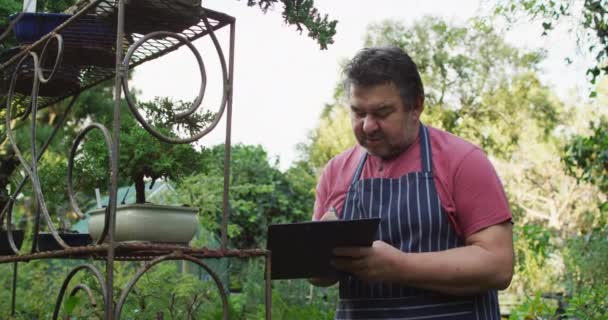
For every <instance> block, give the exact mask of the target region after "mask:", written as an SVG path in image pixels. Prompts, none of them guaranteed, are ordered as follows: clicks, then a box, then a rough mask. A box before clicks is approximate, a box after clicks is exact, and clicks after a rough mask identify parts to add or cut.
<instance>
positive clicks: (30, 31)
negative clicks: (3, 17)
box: [9, 12, 72, 44]
mask: <svg viewBox="0 0 608 320" xmlns="http://www.w3.org/2000/svg"><path fill="white" fill-rule="evenodd" d="M20 14H21V13H16V14H13V15H11V16H10V17H9V19H10V20H11V21H12V20H14V19H16V18H17V17H19V15H20ZM71 16H72V15H71V14H64V13H35V12H24V13H23V15H22V16H21V18H20V19H19V21H17V23H16V24H15V27H14V29H13V31H14V33H15V38H17V41H18V42H19V43H20V44H31V43H34V42H36V41H38V40H39V39H40V38H42V37H44V36H45V35H46V34H47V33H49V32H51V31H53V29H55V28H57V27H58V26H59V25H60V24H62V23H64V22H65V21H66V20H68V19H69V18H70V17H71Z"/></svg>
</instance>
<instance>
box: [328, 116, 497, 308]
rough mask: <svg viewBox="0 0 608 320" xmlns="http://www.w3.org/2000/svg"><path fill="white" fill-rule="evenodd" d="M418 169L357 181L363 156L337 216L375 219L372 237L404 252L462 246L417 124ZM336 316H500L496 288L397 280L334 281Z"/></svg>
mask: <svg viewBox="0 0 608 320" xmlns="http://www.w3.org/2000/svg"><path fill="white" fill-rule="evenodd" d="M420 152H421V159H422V171H421V172H411V173H408V174H406V175H404V176H402V177H400V178H395V179H387V178H371V179H360V177H361V172H362V171H363V165H364V164H365V161H366V159H367V153H366V154H365V155H363V157H362V158H361V161H360V162H359V165H358V167H357V170H356V171H355V174H354V175H353V179H352V182H351V185H350V188H349V190H348V194H347V196H346V200H345V202H344V206H343V208H344V209H343V211H342V215H341V217H342V219H347V220H350V219H360V218H371V217H380V218H381V219H382V220H381V222H380V227H379V230H378V233H377V239H378V240H382V241H384V242H386V243H388V244H390V245H392V246H394V247H395V248H399V249H401V251H404V252H430V251H440V250H447V249H450V248H455V247H461V246H464V241H463V239H461V238H460V237H458V236H457V235H456V232H455V231H454V229H453V227H452V226H451V224H450V223H449V221H448V218H447V215H446V213H445V212H443V209H442V207H441V203H440V200H439V195H438V194H437V191H436V189H435V183H434V182H433V172H432V165H431V163H432V158H431V145H430V141H429V136H428V130H427V128H426V127H425V126H424V125H422V124H421V125H420ZM336 319H412V320H413V319H442V320H447V319H475V320H477V319H480V320H485V319H496V320H499V319H500V312H499V309H498V297H497V292H496V290H491V291H488V292H486V293H483V294H479V295H476V296H469V297H455V296H449V295H444V294H440V293H436V292H432V291H429V290H424V289H418V288H413V287H409V286H405V285H401V284H398V283H387V282H383V283H379V282H378V283H369V282H362V281H360V280H358V279H356V278H355V277H352V276H345V277H344V278H343V279H342V280H341V281H340V300H339V302H338V307H337V310H336Z"/></svg>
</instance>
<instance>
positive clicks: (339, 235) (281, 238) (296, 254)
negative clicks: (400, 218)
mask: <svg viewBox="0 0 608 320" xmlns="http://www.w3.org/2000/svg"><path fill="white" fill-rule="evenodd" d="M379 223H380V218H373V219H360V220H333V221H310V222H301V223H288V224H275V225H271V226H270V227H268V242H267V245H266V247H267V249H268V250H270V252H271V265H270V268H271V269H270V273H271V275H270V277H271V278H272V279H298V278H313V277H335V276H337V275H338V272H337V271H336V270H335V269H334V268H333V267H331V265H330V260H331V258H332V250H333V249H334V248H336V247H369V246H371V245H372V242H373V241H374V239H375V236H376V232H377V231H378V224H379Z"/></svg>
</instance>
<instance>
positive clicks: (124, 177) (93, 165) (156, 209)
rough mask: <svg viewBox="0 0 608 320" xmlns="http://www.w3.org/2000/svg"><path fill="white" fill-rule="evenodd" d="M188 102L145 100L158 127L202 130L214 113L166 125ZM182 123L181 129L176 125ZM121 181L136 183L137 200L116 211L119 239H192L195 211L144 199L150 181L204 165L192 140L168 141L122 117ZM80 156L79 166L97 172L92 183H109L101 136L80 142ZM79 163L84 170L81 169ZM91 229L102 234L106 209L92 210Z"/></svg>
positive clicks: (173, 177)
mask: <svg viewBox="0 0 608 320" xmlns="http://www.w3.org/2000/svg"><path fill="white" fill-rule="evenodd" d="M188 107H189V105H188V104H185V103H181V102H180V103H176V104H174V103H172V102H171V101H169V100H168V99H163V100H161V99H156V100H155V102H152V103H147V104H144V108H145V109H146V110H147V114H148V115H150V118H151V121H152V123H154V124H155V126H156V128H157V129H158V130H161V131H163V133H166V134H170V132H171V131H172V130H174V129H176V130H198V129H200V128H201V127H202V126H204V124H205V123H206V122H207V121H209V120H210V119H211V115H210V114H206V115H201V116H196V115H194V117H189V119H188V123H182V124H181V125H180V124H178V125H177V126H173V127H171V126H169V125H167V121H168V120H170V119H174V116H175V114H178V113H180V112H181V111H183V110H186V109H187V108H188ZM178 128H181V129H178ZM119 139H120V168H119V170H118V175H119V179H120V184H121V185H131V184H133V185H134V186H135V193H136V197H135V198H136V201H135V203H132V204H120V205H119V206H118V208H117V213H116V230H115V237H114V238H115V240H116V241H152V242H163V243H181V244H185V243H188V242H189V241H190V240H191V239H192V238H193V237H194V235H195V233H196V231H197V229H198V219H197V211H198V210H196V209H194V208H190V207H187V206H168V205H159V204H152V203H148V202H147V201H146V192H145V191H146V190H145V189H146V180H147V181H149V184H150V186H152V185H153V184H154V182H155V181H157V180H159V179H164V180H169V181H171V182H178V181H179V180H180V179H181V178H182V177H186V176H188V175H190V174H192V173H194V172H197V171H199V170H200V165H201V154H200V153H199V152H198V151H196V149H195V148H194V147H193V146H192V145H189V144H167V143H164V142H161V141H159V140H158V139H156V138H154V137H153V136H152V135H150V134H149V133H148V132H147V131H146V130H144V129H143V128H142V127H141V126H140V125H139V124H138V123H137V122H136V121H135V120H134V119H133V118H132V117H131V116H129V115H124V116H123V117H122V124H121V131H120V138H119ZM81 152H82V153H81V156H79V157H78V159H76V166H75V167H76V168H77V169H76V170H82V171H83V172H88V175H89V176H93V177H95V179H93V180H92V182H93V183H94V184H93V185H91V184H90V183H89V184H86V183H85V184H84V185H85V186H87V185H88V187H89V188H100V189H101V188H103V186H107V185H108V179H109V177H108V176H109V175H108V172H107V152H106V146H105V144H104V143H103V139H101V138H97V139H96V138H95V137H94V136H93V135H91V137H90V138H88V140H87V141H85V142H84V143H83V144H82V151H81ZM79 168H80V169H79ZM89 214H90V219H89V232H90V234H91V236H92V237H93V238H94V239H98V238H99V236H100V234H101V232H102V229H103V225H104V221H105V214H106V208H98V209H95V210H92V211H90V212H89Z"/></svg>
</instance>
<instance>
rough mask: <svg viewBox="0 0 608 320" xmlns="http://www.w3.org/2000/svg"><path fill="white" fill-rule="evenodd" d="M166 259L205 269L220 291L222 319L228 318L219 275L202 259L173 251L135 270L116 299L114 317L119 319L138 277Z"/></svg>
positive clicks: (223, 290) (224, 293)
mask: <svg viewBox="0 0 608 320" xmlns="http://www.w3.org/2000/svg"><path fill="white" fill-rule="evenodd" d="M168 260H186V261H190V262H193V263H196V264H197V265H198V266H199V267H201V268H203V269H205V271H207V273H208V274H209V275H210V276H211V278H212V279H213V281H214V282H215V285H216V286H217V289H218V291H219V293H220V297H221V299H222V309H223V317H222V319H223V320H227V319H228V296H227V295H226V289H224V285H223V284H222V281H221V280H220V278H219V276H218V275H217V274H216V273H215V272H214V271H213V270H211V268H209V266H207V264H205V263H204V262H203V261H202V260H200V259H197V258H195V257H193V256H190V255H186V254H183V253H181V252H174V253H172V254H169V255H166V256H162V257H158V258H156V259H154V260H152V261H150V262H147V263H146V264H145V265H144V266H143V267H142V268H140V269H139V270H137V273H136V274H135V276H133V278H132V279H131V280H130V281H129V283H128V284H127V286H126V287H125V288H124V289H123V291H122V293H121V295H120V298H119V299H118V303H117V304H116V315H115V319H120V315H121V313H122V307H123V305H124V304H125V301H126V300H127V296H128V295H129V292H131V290H132V289H133V287H134V286H135V284H137V281H138V280H139V278H141V276H143V275H144V274H145V273H146V272H147V271H148V270H150V269H151V268H152V267H154V266H155V265H157V264H159V263H161V262H163V261H168Z"/></svg>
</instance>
